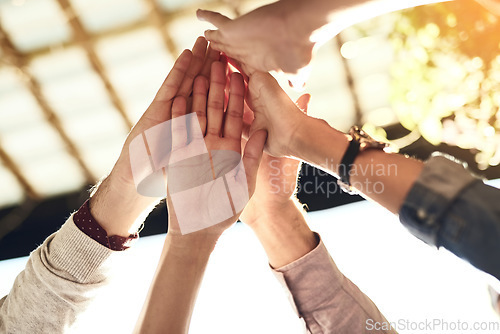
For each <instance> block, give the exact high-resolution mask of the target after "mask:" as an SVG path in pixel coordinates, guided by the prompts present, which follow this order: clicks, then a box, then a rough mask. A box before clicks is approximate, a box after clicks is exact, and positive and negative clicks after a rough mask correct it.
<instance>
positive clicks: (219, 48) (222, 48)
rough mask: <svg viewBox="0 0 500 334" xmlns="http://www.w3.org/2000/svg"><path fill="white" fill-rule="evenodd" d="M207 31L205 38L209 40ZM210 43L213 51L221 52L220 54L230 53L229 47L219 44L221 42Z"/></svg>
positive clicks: (211, 41)
mask: <svg viewBox="0 0 500 334" xmlns="http://www.w3.org/2000/svg"><path fill="white" fill-rule="evenodd" d="M207 31H209V30H207ZM207 31H205V38H206V39H208V38H207ZM209 41H210V46H211V47H212V49H214V50H217V51H220V52H225V53H228V51H229V47H228V46H227V45H225V44H222V43H219V42H215V41H213V40H209Z"/></svg>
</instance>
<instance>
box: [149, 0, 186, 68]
mask: <svg viewBox="0 0 500 334" xmlns="http://www.w3.org/2000/svg"><path fill="white" fill-rule="evenodd" d="M146 1H147V3H148V5H149V7H150V8H149V18H150V20H151V22H152V23H153V25H154V26H155V27H156V28H157V29H158V30H159V32H160V35H161V38H162V39H163V44H165V47H166V48H167V50H168V52H170V54H171V55H172V57H173V58H174V59H175V58H177V56H178V55H179V53H178V52H179V50H178V49H177V46H176V45H175V42H174V40H173V38H172V36H170V34H169V33H168V24H167V22H170V21H172V20H168V19H165V15H169V14H170V13H163V12H162V9H161V8H160V6H159V5H158V2H156V0H146Z"/></svg>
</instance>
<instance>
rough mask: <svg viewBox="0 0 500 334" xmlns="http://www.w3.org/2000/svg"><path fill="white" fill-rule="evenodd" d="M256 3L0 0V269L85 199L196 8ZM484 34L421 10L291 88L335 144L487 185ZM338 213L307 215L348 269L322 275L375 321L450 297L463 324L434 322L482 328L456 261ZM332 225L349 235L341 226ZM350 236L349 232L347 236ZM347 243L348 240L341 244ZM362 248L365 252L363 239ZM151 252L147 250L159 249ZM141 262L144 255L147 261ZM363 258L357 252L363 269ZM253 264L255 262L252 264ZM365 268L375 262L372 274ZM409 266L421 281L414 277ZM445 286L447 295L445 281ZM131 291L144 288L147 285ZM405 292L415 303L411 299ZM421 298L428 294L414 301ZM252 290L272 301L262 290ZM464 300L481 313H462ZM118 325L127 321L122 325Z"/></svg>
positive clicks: (499, 71) (362, 30)
mask: <svg viewBox="0 0 500 334" xmlns="http://www.w3.org/2000/svg"><path fill="white" fill-rule="evenodd" d="M267 2H268V1H267ZM267 2H266V1H254V0H239V1H230V0H226V1H223V0H214V1H209V0H205V1H200V0H106V1H102V0H0V260H4V259H10V258H15V257H20V256H26V255H28V254H29V252H30V251H31V250H33V249H34V248H35V247H37V246H38V245H39V244H41V243H42V241H43V240H44V239H45V238H46V237H47V236H48V235H50V234H51V233H53V232H54V231H56V230H57V229H58V228H59V226H60V225H61V224H62V223H63V222H64V221H65V219H66V218H67V217H68V216H69V215H70V213H71V212H73V211H74V210H77V209H78V207H79V206H80V205H81V204H82V203H83V202H84V201H85V199H87V198H88V194H89V189H90V187H91V186H92V185H93V184H95V183H96V182H97V181H98V180H99V179H101V178H102V177H103V176H105V175H106V174H107V173H108V172H109V171H110V169H111V168H112V166H113V163H114V161H115V160H116V158H117V156H118V154H119V152H120V150H121V145H122V143H123V141H124V139H125V137H126V135H127V133H128V131H129V129H130V127H131V126H132V125H133V124H134V123H135V122H136V121H137V120H138V119H139V117H140V116H141V114H142V113H143V112H144V111H145V110H146V108H147V107H148V105H149V103H150V102H151V100H152V98H153V97H154V95H155V93H156V90H157V88H158V87H159V85H160V84H161V82H162V81H163V79H164V77H165V76H166V75H167V73H168V71H169V70H170V67H171V66H172V64H173V61H174V60H175V59H176V57H177V56H178V54H179V53H180V52H181V51H182V50H183V49H185V48H190V47H191V46H192V44H193V43H194V41H195V39H196V37H197V36H199V35H202V34H203V31H204V30H205V29H209V28H210V26H209V25H208V24H207V23H203V22H199V21H197V19H196V16H195V10H196V9H197V8H199V7H202V8H205V9H212V10H217V11H220V12H222V13H223V14H225V15H227V16H229V17H236V16H239V15H241V14H244V13H246V12H248V11H250V10H252V9H254V8H256V7H259V6H261V5H263V4H265V3H267ZM298 24H300V22H299V23H298ZM499 31H500V21H499V17H498V16H495V15H493V14H492V13H490V12H488V11H486V10H485V9H484V8H483V7H481V6H479V5H478V4H477V3H476V2H475V1H455V2H450V3H444V4H436V5H429V6H422V7H418V8H414V9H410V10H406V11H402V12H397V13H391V14H388V15H384V16H381V17H378V18H376V19H373V20H370V21H367V22H363V23H361V24H358V25H356V26H353V27H350V28H348V29H346V30H345V31H343V32H342V33H340V34H339V35H338V36H337V37H336V38H334V39H332V40H331V41H329V42H328V43H326V44H325V45H323V46H321V47H320V48H319V49H318V52H317V54H316V56H315V58H314V59H313V62H312V74H311V77H310V79H309V81H308V84H307V86H306V89H305V90H306V92H308V93H310V94H312V100H311V104H310V107H309V114H310V115H312V116H314V117H319V118H323V119H325V120H327V121H328V122H329V123H330V125H332V126H333V127H335V128H338V129H340V130H344V131H347V130H348V129H349V127H350V126H351V125H353V124H360V125H363V127H364V129H365V130H366V131H367V132H369V133H370V134H371V135H372V136H374V137H377V138H379V139H387V140H389V141H390V142H391V144H392V145H393V147H394V148H395V149H396V150H399V151H400V152H401V153H405V154H409V155H411V156H415V157H417V158H420V159H426V158H427V157H428V156H429V155H430V154H431V153H432V152H434V151H441V152H447V153H450V154H452V155H454V156H455V157H457V158H459V159H461V160H463V161H466V162H467V163H468V164H469V167H470V168H471V169H472V170H473V171H474V172H475V173H476V174H478V175H479V176H481V177H484V178H487V179H495V178H498V177H500V167H499V164H500V148H499V145H500V109H499V106H500V55H499V54H500V53H499V49H500V44H499V43H500V34H499V33H498V32H499ZM277 78H278V79H279V80H280V82H281V83H283V85H282V86H283V87H284V88H285V89H286V90H287V92H288V93H289V95H290V96H291V97H292V98H293V99H295V98H296V97H298V96H299V95H300V94H301V93H302V92H301V93H299V92H295V91H292V90H290V89H289V88H288V87H287V86H288V85H287V84H286V79H285V78H283V77H281V76H280V75H279V74H278V75H277ZM301 173H302V176H301V179H300V182H301V185H303V184H305V183H306V182H309V183H310V182H312V183H310V184H316V185H321V184H322V185H324V186H323V187H319V188H318V187H316V188H315V190H314V191H309V192H308V191H305V189H304V187H303V186H302V187H299V193H298V195H299V198H300V199H301V201H302V202H303V203H305V204H307V208H308V209H309V210H310V211H318V210H323V209H328V208H334V207H338V206H341V205H343V204H347V203H350V202H355V201H360V200H362V199H361V198H360V197H358V196H349V195H346V194H343V193H341V192H340V191H335V192H331V191H329V190H328V189H329V188H328V185H329V184H333V182H335V180H334V179H333V178H332V177H330V176H328V175H325V173H323V172H321V171H319V170H316V169H314V168H312V167H311V166H308V165H303V167H302V171H301ZM353 205H354V206H353ZM345 208H346V209H344V207H343V208H337V209H331V210H337V211H331V210H327V211H318V212H317V214H316V215H314V214H313V215H311V217H315V218H314V221H313V222H312V224H313V226H314V228H315V229H316V230H318V231H322V230H325V235H328V236H327V237H325V238H326V239H331V242H332V244H333V245H334V246H333V248H331V249H330V250H331V251H332V250H337V251H338V252H337V253H338V254H339V253H342V252H346V249H349V252H350V256H354V258H353V257H348V258H342V257H340V258H335V259H336V261H337V262H338V263H340V267H341V268H343V270H345V271H346V272H348V273H350V275H349V277H351V275H352V276H353V277H355V278H356V277H357V278H358V279H359V282H360V284H361V285H360V286H361V287H363V288H364V289H365V290H367V291H369V292H371V294H370V296H376V297H377V298H375V299H374V300H376V301H377V302H378V303H379V305H380V307H381V309H382V310H383V311H384V313H385V312H387V313H388V314H387V315H388V316H389V315H392V318H393V319H398V316H399V318H402V317H404V316H408V314H418V316H419V317H424V316H425V315H426V314H427V315H433V316H435V315H436V312H437V309H438V307H441V308H450V305H451V304H455V305H458V304H459V303H456V302H455V299H454V298H459V299H460V298H462V297H463V298H464V299H467V298H469V297H470V299H468V302H469V303H470V305H469V306H470V308H469V309H462V310H459V311H457V309H453V310H454V311H453V312H455V313H453V312H452V313H449V314H447V315H448V318H446V319H451V318H452V317H454V316H455V315H456V314H462V313H460V312H463V314H470V313H467V312H469V311H470V310H471V309H475V310H476V311H477V312H479V313H480V314H484V313H481V312H483V311H484V309H487V308H488V307H489V304H488V301H487V294H486V290H485V289H482V288H483V287H482V286H481V287H480V288H479V287H476V289H474V288H472V289H469V290H466V289H464V284H469V283H473V282H476V283H477V281H478V279H477V273H465V272H464V268H467V269H466V272H468V271H467V270H470V268H469V267H468V266H466V265H465V264H464V263H462V261H460V260H458V259H456V258H455V257H453V256H450V255H449V254H446V255H440V256H444V258H445V260H443V259H442V258H441V257H440V256H438V257H437V258H436V255H435V254H434V253H433V250H431V249H430V248H428V247H426V246H425V245H423V244H422V243H420V242H419V241H418V240H416V239H415V238H413V237H411V236H409V235H408V234H407V233H406V232H404V229H403V228H402V227H400V226H399V225H398V223H397V218H395V217H393V216H390V217H389V216H388V215H387V213H386V212H384V211H383V210H382V209H376V208H374V207H373V206H369V205H368V203H366V204H363V203H358V204H350V206H349V205H348V206H346V207H345ZM349 208H350V209H349ZM343 210H344V211H343ZM345 210H347V211H345ZM325 212H326V213H329V214H331V213H332V212H334V213H335V214H336V216H335V217H336V218H337V220H336V222H335V223H334V222H329V221H328V219H327V218H326V216H325ZM354 213H356V214H358V215H359V214H360V215H361V216H360V218H359V221H358V222H353V221H352V215H353V214H354ZM330 217H331V216H330ZM311 219H312V218H311ZM330 220H331V219H330ZM371 220H373V223H371ZM346 221H349V222H350V224H343V223H342V222H346ZM375 223H376V224H377V225H374V224H375ZM384 226H385V227H384ZM245 228H246V227H243V226H240V227H237V228H236V229H235V231H236V232H231V233H233V234H235V235H236V236H235V237H234V240H235V241H234V242H232V244H227V245H228V246H227V247H228V248H229V249H231V247H237V244H238V242H239V243H240V244H244V245H246V244H247V243H250V244H252V245H254V244H256V242H255V240H253V239H251V238H250V239H248V237H242V236H241V235H240V234H239V233H242V232H239V231H240V230H241V229H245ZM328 228H333V232H332V231H330V232H328V231H327V230H328ZM383 228H387V230H384V229H383ZM166 229H167V216H166V209H165V205H164V203H163V204H161V205H159V206H158V208H157V209H155V210H154V211H153V212H152V213H151V215H150V216H149V217H148V221H147V223H146V227H145V229H144V230H143V232H142V233H141V235H142V236H146V235H151V234H158V233H164V232H165V231H166ZM391 229H394V230H391ZM359 231H365V233H363V235H357V234H358V233H359ZM245 233H246V232H245ZM350 234H351V235H354V236H355V237H353V238H344V237H343V236H344V235H350ZM374 235H376V236H377V238H378V239H377V240H374V239H373V238H371V236H374ZM228 239H229V238H228ZM150 240H159V239H150ZM225 242H228V241H225ZM155 245H156V246H154V247H156V248H158V249H159V248H161V241H155ZM225 245H226V244H225ZM231 245H232V246H231ZM142 247H143V248H142V249H145V250H144V251H148V249H149V248H148V247H153V246H142ZM249 247H253V246H249ZM350 247H351V248H350ZM374 249H377V251H375V250H374ZM402 249H406V250H407V252H406V253H405V252H401V250H402ZM364 250H373V252H369V253H370V254H371V255H370V254H368V255H367V254H366V252H363V251H364ZM395 250H397V251H395ZM255 252H257V253H258V251H255ZM398 252H400V253H399V257H398V255H397V254H395V253H398ZM156 253H158V255H159V251H156ZM156 253H155V254H156ZM259 254H260V255H259ZM332 254H334V253H332ZM338 254H337V255H338ZM362 254H363V255H362ZM257 255H258V256H257V258H258V259H259V260H262V263H265V255H264V254H263V253H262V252H261V253H258V254H257ZM218 256H219V257H218V258H217V259H219V260H215V264H213V265H212V267H213V268H218V269H217V270H222V269H221V267H222V266H223V263H224V262H223V261H222V260H220V259H221V256H222V255H218ZM227 256H233V258H229V259H227V258H226V260H228V261H229V263H232V264H234V267H231V268H232V269H234V270H236V271H237V270H242V271H244V270H245V266H244V264H243V263H244V262H242V263H238V259H236V258H234V257H239V258H240V259H241V260H242V261H243V260H244V261H250V262H245V263H253V262H251V261H254V260H252V259H253V257H248V256H249V254H247V253H239V252H238V251H235V252H233V253H232V255H231V254H229V255H227ZM367 256H368V260H369V261H368V264H367V263H366V260H367ZM370 256H371V258H370ZM381 256H386V257H388V259H389V260H387V262H386V261H384V260H381V259H382V258H381ZM391 256H392V258H391ZM394 256H395V257H394ZM426 256H428V258H427V257H426ZM156 259H157V257H155V256H152V259H150V261H149V262H147V264H148V265H150V267H151V268H149V269H144V266H145V265H146V263H142V262H140V261H137V264H138V266H139V268H143V269H144V270H145V271H147V270H149V271H150V272H151V270H152V269H154V262H155V260H156ZM363 260H365V261H364V262H363ZM24 261H25V260H24ZM221 261H222V262H221ZM360 261H361V262H360ZM442 261H444V262H442ZM9 263H14V262H8V261H7V262H5V261H4V263H3V264H2V263H0V269H3V270H5V272H7V271H8V268H10V267H9ZM16 263H18V265H15V266H13V267H12V268H14V269H12V270H13V271H12V272H11V274H10V276H9V275H0V277H3V279H4V280H5V281H3V282H0V283H4V284H5V287H6V288H5V289H6V290H5V291H4V292H5V293H7V291H8V285H9V284H11V282H12V279H13V278H14V277H15V274H17V272H19V270H21V269H22V267H23V265H24V264H23V263H24V262H16ZM360 263H363V264H361V265H360ZM443 263H446V265H443ZM141 264H142V266H143V267H140V265H141ZM414 265H415V267H414ZM384 266H386V267H385V268H383V267H384ZM425 266H427V267H428V270H429V271H424V269H422V268H424V267H425ZM210 268H211V267H210ZM263 268H264V267H263ZM443 268H445V270H444V269H443ZM440 269H441V270H442V272H443V275H441V274H439V275H437V276H438V277H439V278H438V281H439V284H436V281H435V279H436V275H434V274H433V272H434V273H435V272H436V271H439V270H440ZM234 270H233V273H234V272H235V271H234ZM263 270H267V268H264V269H263ZM363 270H364V271H363ZM425 270H427V269H425ZM215 271H216V269H209V273H207V277H208V278H207V280H208V281H209V282H212V283H213V282H214V281H215V277H218V278H219V277H220V276H216V274H215ZM229 271H231V270H229ZM444 272H446V275H445V274H444ZM211 273H212V274H211ZM226 273H227V269H226ZM150 274H151V275H152V272H151V273H150ZM228 274H229V273H228ZM460 275H462V276H463V277H462V280H461V281H454V277H457V276H460ZM374 276H376V278H374ZM385 276H391V277H392V281H391V280H390V279H388V278H387V279H386V278H384V277H385ZM431 276H432V279H433V280H430V277H431ZM149 277H150V276H149ZM227 277H232V276H227ZM233 278H234V279H235V280H237V279H240V278H241V277H240V278H237V277H233ZM368 278H369V279H368ZM1 280H2V279H0V281H1ZM211 280H212V281H211ZM419 280H420V281H419ZM356 282H358V281H356ZM396 282H399V283H401V284H402V286H406V288H405V289H403V288H402V286H399V287H398V286H397V285H396V284H397V283H396ZM136 283H137V284H136V285H135V286H139V285H141V286H144V287H147V285H148V281H147V278H146V279H144V278H143V279H142V280H139V281H136ZM212 283H207V284H208V285H210V284H212ZM219 283H221V282H219ZM223 283H224V284H225V285H223V286H225V288H226V289H227V288H228V287H231V285H230V284H231V282H230V281H225V282H223ZM261 283H262V282H261ZM204 284H205V283H204ZM213 284H215V283H213ZM262 284H263V286H265V283H262ZM269 284H271V285H272V283H269ZM421 284H422V286H425V288H422V287H421V289H418V288H417V287H418V286H419V285H421ZM470 285H471V286H472V285H474V284H470ZM217 287H219V286H217ZM272 287H273V289H275V288H276V287H275V286H272ZM429 287H433V288H434V290H432V289H431V290H429ZM439 289H441V290H440V292H437V291H438V290H439ZM390 290H393V291H392V292H390V293H388V292H389V291H390ZM422 290H427V292H428V295H425V294H423V295H422ZM458 290H460V292H461V294H460V295H459V296H458V297H457V295H456V294H454V293H455V292H456V291H458ZM2 291H3V290H2ZM207 291H212V290H203V289H202V296H201V301H200V304H201V305H205V306H201V308H203V307H206V308H209V307H210V305H209V304H208V302H207V301H209V300H212V299H213V298H220V295H210V293H215V292H207ZM213 291H218V290H217V289H215V290H213ZM262 291H265V293H269V294H272V292H270V291H274V290H272V289H270V290H266V289H264V290H262ZM443 291H444V292H443ZM233 293H236V290H235V291H233ZM238 293H241V291H240V290H238ZM434 293H436V294H437V293H441V294H442V295H441V297H440V299H441V300H446V299H447V298H448V302H450V303H451V304H446V305H445V304H439V303H437V304H436V303H429V304H428V305H427V304H426V301H425V298H428V297H429V296H430V295H432V294H434ZM250 294H251V293H250ZM402 294H403V295H405V294H406V296H407V297H408V299H407V300H413V301H414V303H412V302H410V303H407V304H406V305H405V308H407V311H408V312H410V313H408V312H407V313H402V314H401V313H399V314H398V312H400V311H401V310H400V308H399V304H398V301H399V302H401V295H402ZM443 294H444V295H443ZM236 295H237V293H236ZM237 296H239V297H241V298H243V297H245V298H252V296H250V295H245V296H241V295H237ZM257 296H258V295H257ZM253 297H255V296H253ZM398 297H400V299H398ZM476 297H477V298H479V299H478V300H479V302H478V303H479V304H480V305H482V307H483V308H481V307H477V305H478V304H474V302H471V301H472V300H473V299H474V298H476ZM391 298H392V299H391ZM419 298H423V299H422V300H420V301H419V300H418V299H419ZM481 298H482V299H481ZM226 302H227V303H231V301H226ZM204 303H205V304H204ZM138 304H139V306H140V304H141V303H138ZM431 304H432V305H431ZM270 305H274V304H270ZM268 307H269V306H268ZM422 310H424V311H423V312H422ZM226 311H227V310H226ZM234 311H235V312H237V309H235V310H234ZM448 311H449V310H448ZM411 312H413V313H411ZM419 312H420V313H419ZM450 312H451V311H450ZM456 312H458V313H456ZM485 312H487V311H485ZM268 313H269V312H268ZM201 314H202V313H200V312H199V313H198V315H196V316H195V318H196V319H199V320H200V321H199V322H196V324H195V330H194V331H193V332H195V331H196V328H198V332H200V333H202V332H204V330H203V328H204V327H203V326H204V325H203V324H204V323H205V324H206V323H207V322H210V318H207V317H206V316H205V317H204V316H203V315H201ZM265 314H266V313H265V312H263V313H261V314H260V316H265ZM269 314H271V313H269ZM450 314H451V315H450ZM489 316H490V318H488V319H491V314H490V315H489ZM450 317H451V318H450ZM131 319H135V318H134V316H133V315H132V317H131ZM234 319H239V318H238V315H234ZM201 320H203V321H201ZM269 321H270V323H272V322H273V319H269ZM292 323H293V321H292ZM293 324H296V323H293ZM226 325H227V323H226ZM196 326H197V327H196ZM227 326H229V325H227ZM249 328H251V327H249ZM252 330H254V332H255V330H256V329H252ZM278 330H279V327H278ZM205 332H206V331H205ZM221 332H224V331H221ZM228 332H231V330H228ZM233 332H234V331H233ZM237 332H241V331H237ZM248 332H251V331H248ZM259 332H263V331H259ZM268 332H272V331H268ZM274 332H276V331H274ZM289 332H290V333H291V332H293V331H289ZM409 332H412V331H409ZM413 332H414V331H413Z"/></svg>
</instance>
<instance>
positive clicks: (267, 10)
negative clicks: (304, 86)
mask: <svg viewBox="0 0 500 334" xmlns="http://www.w3.org/2000/svg"><path fill="white" fill-rule="evenodd" d="M299 5H300V2H298V1H277V2H274V3H272V4H269V5H267V6H263V7H260V8H257V9H256V10H254V11H252V12H250V13H248V14H245V15H243V16H241V17H239V18H237V19H234V20H231V19H229V18H227V17H226V16H224V15H221V14H219V13H216V12H211V11H206V10H198V11H197V16H198V18H199V19H200V20H203V21H208V22H210V23H212V24H213V25H214V26H216V27H217V28H218V30H208V31H206V32H205V37H206V38H207V40H209V41H210V42H211V44H212V47H213V48H214V49H216V50H219V51H222V52H224V53H225V54H226V55H228V56H229V57H231V58H234V59H236V60H238V61H239V62H241V63H242V64H243V69H244V70H245V72H246V73H247V74H252V73H253V72H254V71H255V70H257V71H263V72H267V71H270V70H282V71H284V72H286V73H292V74H296V73H298V71H299V70H300V69H301V68H304V67H305V66H306V65H307V64H309V62H310V61H311V58H312V50H313V47H314V43H312V42H311V41H310V40H309V37H310V35H311V31H307V30H305V29H304V28H305V27H306V26H307V25H306V24H304V22H303V19H304V18H301V20H302V21H301V22H295V21H294V19H293V18H292V16H294V15H296V12H297V11H298V10H297V9H298V6H299Z"/></svg>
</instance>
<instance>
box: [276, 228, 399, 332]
mask: <svg viewBox="0 0 500 334" xmlns="http://www.w3.org/2000/svg"><path fill="white" fill-rule="evenodd" d="M318 237H319V236H318ZM273 272H274V274H275V276H276V277H277V278H278V280H279V281H280V283H281V284H282V285H283V286H284V287H285V289H286V290H288V292H289V298H290V301H291V304H292V307H293V308H294V310H295V311H296V313H297V315H298V316H299V317H301V318H302V319H303V320H304V321H305V323H306V327H307V329H308V330H309V332H310V333H313V334H315V333H371V334H373V333H395V331H394V329H393V328H392V327H390V324H389V322H388V321H387V320H386V319H385V317H384V316H383V315H382V313H381V312H380V311H379V310H378V308H377V306H375V304H374V303H373V302H372V301H371V300H370V298H368V297H367V296H366V295H365V294H364V293H363V292H361V290H359V288H358V287H357V286H356V285H355V284H354V283H352V282H351V281H350V280H349V279H348V278H347V277H345V276H344V275H343V274H342V273H341V272H340V271H339V270H338V268H337V266H336V265H335V262H333V260H332V258H331V257H330V254H329V253H328V251H327V249H326V247H325V245H324V244H323V242H322V241H321V240H320V242H319V244H318V246H317V247H316V248H315V249H313V250H312V251H311V252H309V253H308V254H306V255H304V256H303V257H302V258H300V259H298V260H296V261H294V262H292V263H290V264H288V265H286V266H284V267H281V268H278V269H275V270H273Z"/></svg>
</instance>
